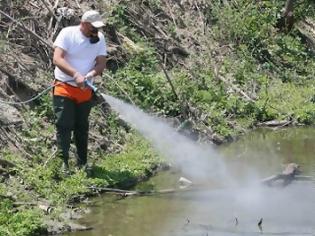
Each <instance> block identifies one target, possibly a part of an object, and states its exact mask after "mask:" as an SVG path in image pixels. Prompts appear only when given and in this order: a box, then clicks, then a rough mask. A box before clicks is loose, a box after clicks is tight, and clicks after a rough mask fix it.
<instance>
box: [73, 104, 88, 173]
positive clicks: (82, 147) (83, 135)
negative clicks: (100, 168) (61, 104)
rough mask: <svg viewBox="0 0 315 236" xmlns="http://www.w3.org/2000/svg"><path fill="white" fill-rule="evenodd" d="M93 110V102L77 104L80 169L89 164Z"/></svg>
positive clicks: (75, 131)
mask: <svg viewBox="0 0 315 236" xmlns="http://www.w3.org/2000/svg"><path fill="white" fill-rule="evenodd" d="M91 108H92V102H91V101H87V102H82V103H79V104H77V106H76V111H75V116H76V117H75V124H74V140H75V144H76V147H77V154H78V160H77V164H78V166H79V167H82V166H84V165H85V164H86V163H87V149H88V136H89V114H90V111H91Z"/></svg>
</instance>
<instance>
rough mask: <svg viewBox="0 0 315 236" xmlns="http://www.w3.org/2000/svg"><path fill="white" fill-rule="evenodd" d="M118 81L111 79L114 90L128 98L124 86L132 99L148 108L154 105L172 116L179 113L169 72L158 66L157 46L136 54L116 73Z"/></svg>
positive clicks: (156, 108)
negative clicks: (168, 81) (170, 83)
mask: <svg viewBox="0 0 315 236" xmlns="http://www.w3.org/2000/svg"><path fill="white" fill-rule="evenodd" d="M113 77H114V80H115V82H117V83H118V84H119V87H117V84H116V83H109V84H108V86H107V87H108V89H109V90H110V92H111V94H112V95H114V96H116V97H119V98H125V94H124V93H122V90H124V91H125V92H126V93H127V94H128V95H130V97H131V99H132V100H133V101H134V102H135V103H136V104H138V105H139V106H140V107H141V108H143V109H145V110H151V108H153V109H154V110H155V111H156V112H159V113H161V114H166V115H170V116H176V115H178V113H179V107H178V101H176V97H175V95H174V94H173V92H172V90H171V88H170V86H169V84H168V83H167V80H166V78H165V75H164V74H162V73H161V72H159V70H158V61H157V58H156V55H155V52H154V50H152V48H150V47H149V46H147V48H146V50H144V51H141V52H139V53H138V54H135V55H133V57H132V58H131V59H130V61H129V63H128V64H127V65H126V67H124V68H122V69H120V70H119V71H118V72H117V73H116V74H115V75H113Z"/></svg>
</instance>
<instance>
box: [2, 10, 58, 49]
mask: <svg viewBox="0 0 315 236" xmlns="http://www.w3.org/2000/svg"><path fill="white" fill-rule="evenodd" d="M0 14H2V15H3V16H5V17H7V18H8V19H10V20H11V21H12V22H14V23H16V24H17V25H18V26H19V27H21V28H22V29H23V30H24V31H26V32H27V33H29V34H30V35H31V36H33V37H34V38H35V39H38V40H39V41H41V42H42V43H43V44H45V45H46V46H47V47H49V48H52V43H50V42H47V41H46V40H45V39H43V38H42V37H40V36H39V35H38V34H36V33H35V32H33V31H32V30H30V29H28V28H27V27H25V26H24V25H23V24H22V23H21V22H19V21H17V20H15V19H14V18H12V17H11V16H10V15H8V14H6V13H5V12H3V11H2V10H0Z"/></svg>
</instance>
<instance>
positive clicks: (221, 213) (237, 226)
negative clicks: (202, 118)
mask: <svg viewBox="0 0 315 236" xmlns="http://www.w3.org/2000/svg"><path fill="white" fill-rule="evenodd" d="M142 123H143V121H142ZM140 124H141V122H140ZM145 132H146V131H144V135H145ZM152 137H153V139H154V136H152ZM152 137H150V138H152ZM186 141H187V140H185V143H186ZM188 143H189V142H188ZM186 144H187V143H186ZM174 145H175V144H174ZM189 145H190V144H189ZM189 145H188V146H189ZM174 147H175V146H174ZM157 148H158V147H157ZM176 148H177V149H178V151H177V152H176V154H174V153H172V152H170V153H171V154H172V155H175V158H176V155H177V153H180V148H178V147H176ZM183 149H184V150H185V151H186V153H187V149H185V148H183ZM190 149H191V150H198V149H195V147H193V148H190ZM314 149H315V131H314V130H313V129H312V128H290V129H283V130H277V131H271V130H266V129H265V130H258V131H255V132H252V133H250V134H248V135H246V136H244V137H242V138H241V139H240V140H239V141H237V142H234V143H232V144H228V145H224V146H222V147H220V150H219V152H220V153H218V151H217V150H216V151H214V150H212V148H211V151H210V154H212V155H215V156H216V157H220V158H221V159H222V161H219V162H218V161H217V159H215V161H209V162H204V161H202V165H201V166H200V165H196V166H195V167H198V168H200V169H201V171H202V172H205V171H213V173H202V177H206V176H207V175H208V176H209V184H207V183H205V182H207V181H205V179H204V178H203V179H202V181H201V183H199V182H197V183H196V182H194V183H195V184H200V185H201V187H200V188H199V189H198V190H196V191H187V192H176V193H171V194H160V195H153V196H142V197H137V196H134V197H128V198H124V199H119V198H117V197H116V196H113V195H104V196H103V197H101V198H99V199H96V200H95V204H94V206H92V207H91V210H92V211H91V213H90V214H88V215H87V216H86V217H85V218H84V219H82V220H80V223H82V224H85V225H88V226H92V227H93V230H91V231H87V232H77V233H72V234H67V235H69V236H70V235H71V236H95V235H112V236H120V235H121V236H122V235H126V236H129V235H130V236H133V235H135V236H136V235H137V236H149V235H152V236H155V235H156V236H164V235H165V236H166V235H170V236H180V235H183V236H186V235H187V236H188V235H189V236H190V235H196V236H197V235H220V236H221V235H222V236H228V235H238V236H240V235H262V234H263V235H315V217H314V216H315V184H314V182H313V181H296V182H293V183H292V184H290V185H289V186H287V187H286V188H269V187H262V186H261V185H260V184H259V180H260V179H262V178H265V177H268V176H270V175H273V174H277V173H280V172H281V170H282V168H283V165H284V164H286V163H289V162H296V163H298V164H300V165H301V167H302V170H303V175H308V176H312V177H315V158H314ZM200 153H201V155H203V154H204V153H205V152H200ZM193 157H195V156H193ZM209 158H211V157H209ZM196 159H197V157H196ZM179 160H180V159H179ZM222 163H223V164H224V167H222V165H223V164H222ZM203 165H212V166H211V167H207V166H203ZM216 168H217V170H216ZM193 169H194V170H195V168H193ZM222 169H223V170H224V171H222ZM226 172H228V174H226ZM194 174H195V173H191V172H190V171H188V169H187V168H184V171H183V172H182V173H178V172H176V173H173V172H172V171H170V172H167V173H161V174H159V175H158V176H156V177H154V178H152V179H151V180H150V181H149V182H148V183H146V185H148V186H155V188H156V189H164V188H176V187H178V183H177V180H178V178H179V177H180V176H185V177H187V175H192V176H193V177H194V176H196V175H194ZM197 176H198V177H200V176H199V175H197ZM226 176H228V178H227V177H226ZM230 178H232V179H233V181H231V180H230ZM197 179H198V181H199V180H200V179H199V178H197ZM215 179H216V180H217V181H216V180H215ZM214 180H215V181H214ZM220 180H227V181H228V182H229V183H230V182H233V183H234V184H232V185H230V184H229V185H227V186H225V185H221V186H220V185H219V186H218V185H217V184H212V183H213V182H220ZM139 187H141V186H139ZM260 219H262V224H261V228H259V227H258V222H259V220H260Z"/></svg>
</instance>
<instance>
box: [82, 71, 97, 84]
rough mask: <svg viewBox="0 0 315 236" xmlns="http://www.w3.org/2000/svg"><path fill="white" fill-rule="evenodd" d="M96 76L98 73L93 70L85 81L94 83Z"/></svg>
mask: <svg viewBox="0 0 315 236" xmlns="http://www.w3.org/2000/svg"><path fill="white" fill-rule="evenodd" d="M95 75H96V71H95V70H91V71H90V72H89V73H87V74H86V75H85V76H84V77H85V79H87V80H89V81H91V82H92V83H93V82H94V81H93V80H94V77H95Z"/></svg>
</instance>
